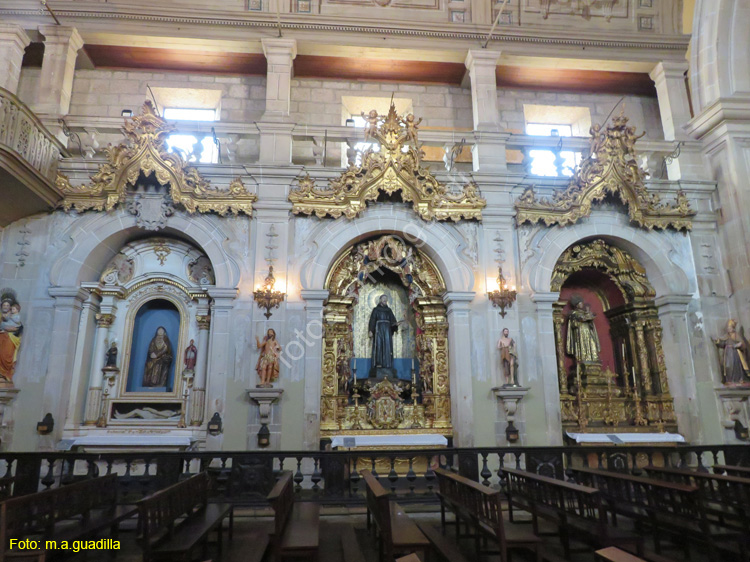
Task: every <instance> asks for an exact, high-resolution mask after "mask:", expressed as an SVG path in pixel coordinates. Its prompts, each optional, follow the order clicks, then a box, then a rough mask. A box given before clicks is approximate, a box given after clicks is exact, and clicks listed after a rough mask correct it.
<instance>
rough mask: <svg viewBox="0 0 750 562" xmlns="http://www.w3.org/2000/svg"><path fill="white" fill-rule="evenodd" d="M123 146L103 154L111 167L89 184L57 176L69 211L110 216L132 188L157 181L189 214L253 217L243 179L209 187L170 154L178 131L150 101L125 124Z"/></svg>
mask: <svg viewBox="0 0 750 562" xmlns="http://www.w3.org/2000/svg"><path fill="white" fill-rule="evenodd" d="M122 131H123V134H124V135H125V137H126V140H125V142H123V143H121V144H119V145H117V146H109V147H107V148H106V149H105V153H106V155H107V161H106V162H105V163H104V164H102V165H101V166H99V170H98V171H97V172H96V174H94V175H93V176H91V182H90V183H88V184H84V185H77V186H74V185H71V183H70V180H69V179H68V177H67V176H65V175H64V174H60V173H59V174H58V176H57V180H56V185H57V187H58V189H60V191H61V192H62V193H63V196H64V199H63V201H62V203H61V206H62V208H63V209H65V210H70V209H76V210H78V211H111V210H112V209H114V208H115V207H116V206H118V205H120V204H123V203H125V202H126V198H127V195H128V189H129V187H130V188H132V187H133V186H135V185H136V183H137V181H138V178H139V177H141V176H143V177H146V178H151V177H152V176H153V178H154V179H155V180H156V182H158V183H159V185H162V186H166V185H169V190H168V196H169V198H170V199H171V202H172V203H173V204H175V205H179V206H181V207H182V208H184V209H185V210H186V211H187V212H188V213H191V214H193V213H196V212H198V213H208V212H214V213H218V214H220V215H225V214H227V213H232V214H238V213H244V214H246V215H251V214H252V211H253V202H254V201H255V200H256V196H255V195H254V194H252V193H250V192H248V190H247V188H246V187H245V186H244V184H243V183H242V180H241V179H240V178H236V179H234V180H233V181H232V182H231V183H230V185H229V188H228V189H219V188H216V187H213V186H211V183H210V182H209V181H208V180H207V179H205V178H204V177H203V176H202V175H201V174H200V172H198V170H197V169H195V168H194V167H192V166H190V165H188V163H187V162H186V161H185V160H184V158H183V157H182V156H181V155H180V154H178V153H175V152H169V150H168V147H167V137H169V135H170V134H172V133H173V132H175V131H176V127H175V126H174V125H173V124H171V123H168V122H167V121H165V120H164V119H162V118H161V117H159V116H158V115H157V114H156V111H155V109H154V106H153V104H152V103H151V102H150V101H146V102H145V103H144V104H143V107H142V108H141V114H140V115H137V116H135V117H133V118H131V119H126V120H125V125H124V127H123V129H122Z"/></svg>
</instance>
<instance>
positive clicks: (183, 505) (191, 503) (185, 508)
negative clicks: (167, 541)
mask: <svg viewBox="0 0 750 562" xmlns="http://www.w3.org/2000/svg"><path fill="white" fill-rule="evenodd" d="M209 488H210V477H209V476H208V473H207V472H201V473H198V474H196V475H195V476H192V477H191V478H188V479H187V480H183V481H182V482H178V483H177V484H173V485H171V486H168V487H167V488H164V489H162V490H159V491H158V492H156V493H155V494H153V495H151V496H149V497H147V498H144V499H142V500H141V501H139V502H138V515H139V517H140V520H139V525H140V527H141V531H142V532H143V547H144V550H146V551H148V549H149V548H150V546H151V545H152V544H153V543H154V542H156V541H158V540H160V539H162V538H163V537H165V536H167V535H169V534H170V533H171V532H172V531H173V530H174V522H175V520H177V519H179V518H181V517H183V516H186V515H190V514H191V513H194V512H196V511H198V510H200V509H203V508H204V507H205V506H206V504H207V503H208V492H209Z"/></svg>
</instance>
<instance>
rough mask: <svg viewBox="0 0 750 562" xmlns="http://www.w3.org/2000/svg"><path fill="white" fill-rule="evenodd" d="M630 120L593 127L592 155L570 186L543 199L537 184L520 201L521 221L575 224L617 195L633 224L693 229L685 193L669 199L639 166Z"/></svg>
mask: <svg viewBox="0 0 750 562" xmlns="http://www.w3.org/2000/svg"><path fill="white" fill-rule="evenodd" d="M627 123H628V119H627V117H624V116H622V115H621V116H619V117H616V118H615V119H614V120H613V124H612V125H611V126H609V127H607V128H606V129H605V130H604V131H602V130H601V127H600V126H599V125H596V126H594V127H592V128H591V147H590V152H589V155H588V156H587V157H586V158H584V160H583V161H582V162H581V166H580V167H579V168H578V169H577V170H576V173H575V174H574V176H573V177H572V178H571V180H570V183H569V184H568V187H567V188H566V189H564V190H560V191H556V192H555V193H554V194H553V196H552V197H551V198H541V199H540V198H537V195H536V193H535V192H534V188H533V187H529V188H528V189H526V191H524V193H523V195H521V197H519V198H518V200H517V201H516V204H515V207H516V222H517V223H518V224H519V225H520V224H524V223H530V224H536V223H539V222H542V223H544V224H545V225H547V226H552V225H560V226H566V225H570V224H574V223H576V222H578V221H579V220H581V219H582V218H585V217H588V216H589V215H590V214H591V207H592V204H593V203H596V202H601V201H603V200H604V199H605V198H606V197H607V196H610V195H611V196H613V197H617V198H619V199H620V201H622V203H623V204H625V205H626V206H627V209H628V214H629V216H630V220H631V222H633V223H634V224H636V225H638V226H640V227H643V228H646V229H648V230H651V229H654V228H657V229H667V228H673V229H675V230H690V229H691V228H692V217H693V216H695V211H693V210H692V209H691V208H690V203H689V201H688V198H687V196H686V195H685V193H684V192H683V191H681V190H680V191H678V192H677V198H676V200H675V201H674V202H671V203H667V202H663V201H662V200H661V198H660V197H659V195H658V194H656V193H651V192H649V191H648V189H647V188H646V185H645V183H644V178H645V176H646V174H645V172H644V171H643V170H642V169H641V168H640V167H639V166H638V161H637V158H636V157H637V154H636V150H635V143H636V141H637V140H638V138H640V137H636V135H635V127H628V125H627Z"/></svg>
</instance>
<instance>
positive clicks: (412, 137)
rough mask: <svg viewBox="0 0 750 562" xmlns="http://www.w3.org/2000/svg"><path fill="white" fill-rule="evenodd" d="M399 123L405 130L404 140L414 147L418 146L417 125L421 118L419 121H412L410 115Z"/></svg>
mask: <svg viewBox="0 0 750 562" xmlns="http://www.w3.org/2000/svg"><path fill="white" fill-rule="evenodd" d="M401 122H402V123H403V124H404V127H405V128H406V140H407V141H411V142H413V143H414V146H415V147H417V146H419V139H418V133H417V129H419V124H420V123H421V122H422V118H421V117H420V118H419V121H414V114H413V113H410V114H409V115H407V116H406V117H405V118H403V119H402V120H401Z"/></svg>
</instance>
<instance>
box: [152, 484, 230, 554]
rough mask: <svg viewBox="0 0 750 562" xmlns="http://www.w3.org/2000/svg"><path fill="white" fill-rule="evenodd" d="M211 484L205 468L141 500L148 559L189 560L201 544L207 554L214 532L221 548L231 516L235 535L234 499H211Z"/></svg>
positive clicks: (218, 546)
mask: <svg viewBox="0 0 750 562" xmlns="http://www.w3.org/2000/svg"><path fill="white" fill-rule="evenodd" d="M210 487H211V479H210V477H209V476H208V473H207V472H201V473H199V474H196V475H195V476H192V477H191V478H188V479H187V480H183V481H182V482H178V483H177V484H173V485H172V486H169V487H167V488H164V489H163V490H159V491H158V492H156V493H155V494H153V495H151V496H149V497H147V498H144V499H142V500H141V501H139V502H138V512H139V514H140V521H139V527H140V530H141V546H142V548H143V560H144V562H151V561H152V560H170V561H173V560H185V561H189V560H191V557H192V555H193V553H194V551H195V549H196V548H197V547H201V548H202V555H203V557H204V558H205V557H206V555H207V550H208V539H209V535H210V534H211V533H212V532H216V534H217V548H218V549H219V552H221V550H222V548H223V540H222V539H223V536H222V535H223V530H224V520H225V519H227V518H229V538H230V539H231V538H232V529H233V527H234V508H233V506H232V504H230V503H209V501H208V496H209V490H210Z"/></svg>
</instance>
